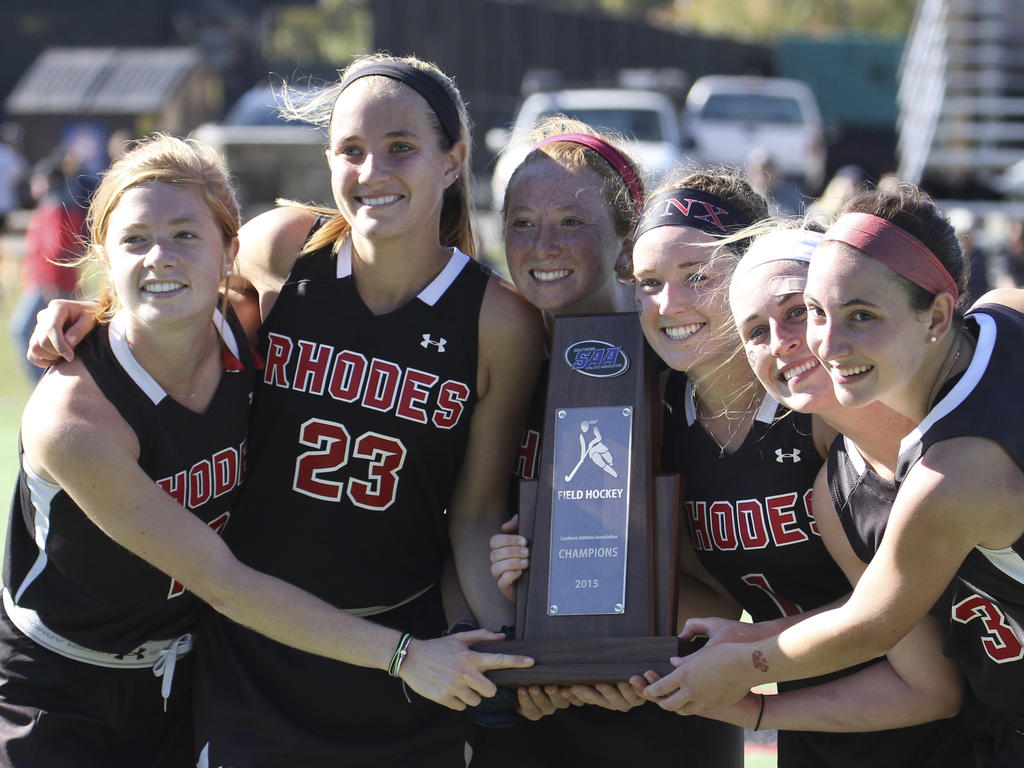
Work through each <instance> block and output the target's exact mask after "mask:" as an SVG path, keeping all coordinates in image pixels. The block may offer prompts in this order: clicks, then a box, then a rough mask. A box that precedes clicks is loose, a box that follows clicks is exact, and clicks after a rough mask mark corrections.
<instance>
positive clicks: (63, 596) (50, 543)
mask: <svg viewBox="0 0 1024 768" xmlns="http://www.w3.org/2000/svg"><path fill="white" fill-rule="evenodd" d="M214 322H215V324H216V325H217V327H218V328H219V329H221V338H222V341H223V346H224V352H223V358H224V373H223V374H222V376H221V380H220V383H219V384H218V386H217V391H216V393H215V394H214V397H213V399H212V400H211V401H210V404H209V406H208V407H207V409H206V411H205V412H204V413H196V412H194V411H191V410H189V409H188V408H186V407H185V406H183V405H181V404H180V403H178V402H176V401H175V400H174V399H173V398H171V397H170V396H168V395H167V393H166V392H164V390H163V389H162V388H161V387H160V385H159V384H157V383H156V381H155V380H154V379H153V378H152V377H151V376H150V375H149V374H148V373H147V372H146V371H145V369H143V368H142V366H141V365H139V363H138V362H137V361H136V360H135V358H134V357H133V356H132V353H131V351H130V350H129V348H128V343H127V341H126V339H125V336H124V330H123V323H122V318H121V317H119V316H115V317H114V318H113V320H112V321H111V323H110V325H109V326H106V325H104V326H99V327H98V328H97V329H96V330H95V331H94V332H93V333H92V334H90V335H89V336H88V337H87V338H86V339H85V340H84V341H83V342H82V344H81V345H80V346H79V347H78V349H77V350H76V351H75V354H76V355H77V356H78V357H79V359H81V360H82V362H83V363H84V364H85V367H86V369H87V370H88V371H89V374H90V375H91V376H92V378H93V380H94V381H95V382H96V385H97V386H98V387H99V389H100V391H101V392H102V393H103V395H104V396H105V397H106V398H107V399H108V400H109V401H110V402H111V403H112V404H113V405H114V406H115V407H116V408H117V410H118V413H120V415H121V417H122V418H123V419H124V420H125V421H126V422H127V423H128V426H130V427H131V428H132V430H133V431H134V432H135V435H136V436H137V437H138V441H139V466H140V467H141V468H142V469H143V470H144V471H145V472H146V474H148V475H149V476H150V477H151V478H153V480H154V481H155V482H156V483H157V484H159V485H160V487H161V488H163V489H164V490H165V491H166V492H167V493H168V494H170V495H171V496H172V497H173V498H174V499H175V500H176V501H177V502H178V503H179V504H181V505H182V506H184V507H186V508H187V509H189V510H190V511H192V512H193V513H194V514H195V515H196V516H197V517H199V518H200V519H201V520H203V521H204V522H206V523H208V524H209V525H210V527H211V528H213V529H215V530H217V531H218V532H220V531H221V530H222V529H223V528H224V526H225V525H226V524H227V522H228V518H229V517H230V516H231V509H232V507H233V506H234V504H235V501H236V497H237V495H238V493H239V486H240V483H241V481H242V473H243V467H244V464H245V450H246V447H245V446H246V424H247V418H248V411H249V403H250V400H251V398H252V392H253V385H254V376H253V366H252V359H251V356H250V354H249V349H248V346H247V345H246V342H245V336H244V334H243V333H242V331H241V329H240V328H239V327H238V326H237V323H235V322H234V321H233V320H232V321H231V323H230V327H225V323H223V321H222V318H221V316H220V313H219V312H218V313H216V314H215V318H214ZM3 579H4V586H5V588H6V589H7V590H9V592H10V594H11V596H12V597H13V598H14V602H15V603H16V604H17V605H18V606H20V607H21V608H24V609H28V610H32V611H35V612H36V613H37V614H38V618H39V619H40V620H41V621H42V622H43V624H45V625H46V627H48V628H49V629H50V630H52V631H54V632H56V633H57V634H59V635H62V636H63V637H65V638H67V639H69V640H72V641H73V642H76V643H79V644H80V645H84V646H86V647H88V648H92V649H94V650H98V651H104V652H107V653H123V652H126V651H129V650H131V649H132V648H135V647H137V646H138V645H139V644H141V643H143V642H146V641H148V640H162V639H168V638H173V637H175V636H178V635H181V634H183V633H184V632H186V631H189V630H190V629H191V628H192V625H193V623H194V622H195V620H196V618H197V615H198V611H199V607H200V602H199V600H198V599H197V598H196V597H195V596H193V595H192V594H191V593H189V592H186V591H185V589H184V588H183V587H182V586H181V584H179V583H178V582H176V581H174V580H173V579H171V578H170V577H169V576H167V575H165V574H163V573H161V572H160V571H158V570H157V569H156V568H154V567H153V566H151V565H149V564H148V563H146V562H145V561H144V560H142V559H141V558H139V557H137V556H135V555H134V554H132V553H131V552H129V551H128V550H126V549H124V548H123V547H121V546H120V545H119V544H117V543H115V542H114V541H113V540H111V539H110V538H108V537H107V535H106V534H104V533H103V532H102V531H101V530H100V529H99V528H98V527H97V526H96V525H95V524H93V523H92V522H91V521H90V520H89V518H88V517H87V516H86V515H85V513H84V512H82V510H81V509H80V508H79V507H78V506H77V505H76V504H75V503H74V502H73V501H72V500H71V498H70V497H69V496H68V495H67V493H66V492H65V491H64V490H62V489H61V488H60V486H58V485H55V484H53V483H50V482H46V481H44V480H43V479H42V478H40V477H39V476H38V475H36V474H35V473H34V472H32V471H31V470H30V469H29V468H27V467H25V465H24V462H22V468H21V471H20V473H19V475H18V487H17V489H16V490H15V493H14V500H13V502H12V505H11V515H10V519H9V521H8V533H7V542H6V556H5V558H4V572H3Z"/></svg>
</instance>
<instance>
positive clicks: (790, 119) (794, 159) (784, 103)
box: [684, 75, 825, 193]
mask: <svg viewBox="0 0 1024 768" xmlns="http://www.w3.org/2000/svg"><path fill="white" fill-rule="evenodd" d="M684 114H685V115H686V117H685V124H686V131H687V134H688V136H689V137H690V139H691V140H692V141H693V143H694V154H695V155H696V158H697V160H698V161H699V162H701V163H702V164H705V165H731V166H736V167H741V168H742V167H744V166H745V165H746V162H747V158H748V157H749V156H750V153H751V152H752V151H753V150H760V151H762V152H765V153H767V155H768V157H770V159H771V161H772V163H773V164H774V165H775V167H776V168H777V169H778V170H779V171H780V172H781V173H782V174H784V175H785V176H787V177H790V178H793V179H796V180H797V181H799V182H800V183H801V184H802V185H803V187H804V190H805V191H807V192H809V193H814V192H817V191H818V190H820V189H821V186H822V184H823V183H824V180H825V136H824V127H823V124H822V119H821V111H820V110H819V109H818V103H817V100H816V99H815V98H814V93H813V92H812V91H811V89H810V87H809V86H808V85H807V84H806V83H804V82H802V81H800V80H791V79H788V78H779V77H745V76H741V75H707V76H705V77H701V78H698V79H697V80H695V81H694V83H693V85H692V86H691V87H690V91H689V93H688V94H687V96H686V109H685V111H684Z"/></svg>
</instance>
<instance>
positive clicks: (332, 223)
mask: <svg viewBox="0 0 1024 768" xmlns="http://www.w3.org/2000/svg"><path fill="white" fill-rule="evenodd" d="M388 61H395V62H401V63H403V64H406V65H408V66H411V67H415V68H416V69H419V70H421V71H422V72H425V73H427V74H428V75H429V76H431V77H433V78H434V79H435V80H436V81H437V82H438V83H439V84H440V85H441V86H442V87H443V88H444V89H445V91H446V92H447V94H448V96H449V97H450V98H451V100H452V103H453V104H454V105H455V108H456V111H457V112H458V115H459V136H458V141H462V142H464V143H465V145H466V160H465V163H464V165H463V170H462V172H461V173H460V174H459V177H458V179H456V180H455V182H453V183H452V184H451V185H450V186H449V187H448V188H447V189H445V191H444V197H443V201H442V204H441V219H440V222H439V223H440V226H439V232H438V236H439V237H438V239H439V241H440V243H441V245H442V246H444V247H446V248H447V247H455V248H458V249H459V250H460V251H462V252H463V253H467V254H469V255H470V256H472V255H474V253H475V246H474V242H473V226H472V222H471V219H470V200H471V198H470V189H469V176H470V174H469V168H470V155H469V152H470V147H472V143H473V142H472V135H471V123H470V120H469V113H468V112H467V110H466V104H465V102H463V100H462V95H461V94H460V93H459V89H458V88H456V87H455V83H454V82H453V81H452V79H451V78H450V77H448V76H447V75H446V74H444V72H442V71H441V70H440V69H438V67H436V66H435V65H434V64H431V63H430V62H427V61H423V60H422V59H418V58H416V57H415V56H403V57H398V56H392V55H390V54H387V53H375V54H370V55H367V56H360V57H359V58H357V59H355V60H354V61H353V62H352V63H351V64H350V65H349V66H348V67H347V68H345V69H344V70H342V71H340V72H339V77H338V81H337V82H335V83H332V84H331V85H329V86H325V87H323V88H321V89H319V90H318V91H317V92H316V93H315V94H314V95H313V96H312V97H309V96H306V97H304V98H303V97H301V96H299V95H297V93H296V92H295V91H293V90H291V89H289V88H287V87H285V88H283V90H282V105H281V113H282V114H283V115H284V116H285V117H287V118H289V119H294V120H301V121H304V122H307V123H312V124H313V125H317V126H320V127H321V128H324V129H325V130H326V131H327V132H328V136H329V135H330V125H331V116H332V115H333V113H334V105H335V102H336V101H337V100H338V96H339V95H340V94H341V91H342V83H343V82H344V81H345V78H346V77H347V76H349V75H351V74H352V73H354V72H358V71H359V70H360V69H362V68H363V67H367V66H370V65H371V64H377V63H379V62H388ZM369 77H375V78H376V79H377V80H378V81H379V86H378V87H379V88H380V89H382V90H384V91H385V92H387V91H386V90H385V89H388V88H392V89H397V88H402V87H408V86H403V85H402V84H400V83H398V81H395V80H391V79H390V78H387V77H384V76H378V75H369V76H368V78H369ZM427 111H428V112H429V116H430V121H431V125H433V127H434V130H435V132H436V134H437V138H438V145H439V146H440V148H441V149H442V150H443V151H446V152H447V151H448V150H450V149H451V148H452V147H453V146H454V144H455V141H454V140H452V139H450V138H449V137H448V136H447V135H446V134H445V132H444V129H443V128H442V126H441V121H440V120H439V119H438V117H437V114H436V113H435V112H434V110H433V109H431V108H430V107H427ZM277 202H278V204H279V205H288V206H293V207H297V208H302V209H304V210H307V211H312V212H313V213H316V214H317V215H319V216H326V217H328V221H327V222H326V223H325V224H324V225H323V226H322V227H320V228H319V229H318V230H317V231H316V232H315V233H314V234H313V236H312V237H310V239H309V240H308V241H307V242H306V245H305V246H304V247H303V249H302V253H311V252H313V251H316V250H319V249H321V248H323V247H324V246H328V245H329V246H331V248H332V250H334V251H337V250H338V248H340V247H341V243H342V242H343V241H344V239H345V237H347V236H348V233H349V232H350V231H351V229H352V226H351V224H350V223H349V222H348V221H346V219H345V218H344V216H342V215H341V213H340V212H339V211H338V210H337V209H335V208H328V207H324V206H315V205H308V204H306V203H299V202H296V201H294V200H278V201H277Z"/></svg>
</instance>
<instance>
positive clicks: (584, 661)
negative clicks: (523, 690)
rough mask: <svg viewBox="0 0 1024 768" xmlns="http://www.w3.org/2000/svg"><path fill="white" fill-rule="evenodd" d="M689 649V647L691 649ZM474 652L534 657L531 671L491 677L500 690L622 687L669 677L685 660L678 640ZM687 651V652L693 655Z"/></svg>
mask: <svg viewBox="0 0 1024 768" xmlns="http://www.w3.org/2000/svg"><path fill="white" fill-rule="evenodd" d="M686 645H687V646H688V645H689V644H688V643H687V644H686ZM473 650H474V651H480V652H482V653H515V654H522V655H524V656H529V657H531V658H532V659H533V660H534V662H535V663H534V665H533V666H532V667H530V668H529V669H495V670H491V671H490V672H488V673H487V677H488V678H490V679H491V680H492V681H493V682H494V683H495V685H499V686H503V687H513V688H514V687H518V686H521V685H548V684H554V685H572V684H573V683H581V684H583V685H593V684H594V683H617V682H623V681H626V680H629V678H630V677H632V676H633V675H642V674H643V673H644V672H646V671H647V670H649V669H650V670H654V671H655V672H657V673H658V674H659V675H662V676H664V675H667V674H668V673H669V672H671V671H672V670H673V669H675V667H673V666H672V664H671V663H669V657H670V656H682V655H684V652H683V644H682V643H681V641H680V640H679V638H678V637H674V636H669V637H594V638H577V639H560V640H504V641H502V640H498V641H496V642H486V643H477V644H476V645H474V646H473ZM689 651H690V649H689V648H688V647H687V649H686V651H685V652H689Z"/></svg>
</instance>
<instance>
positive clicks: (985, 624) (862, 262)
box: [647, 185, 1024, 766]
mask: <svg viewBox="0 0 1024 768" xmlns="http://www.w3.org/2000/svg"><path fill="white" fill-rule="evenodd" d="M965 277H966V275H965V269H964V265H963V262H962V259H961V254H960V249H959V246H958V244H957V242H956V238H955V235H954V233H953V230H952V228H951V227H950V225H949V223H948V221H947V220H946V219H945V217H944V216H943V215H942V213H941V212H940V211H939V209H938V208H937V207H936V206H935V204H934V203H933V202H932V201H931V200H930V199H929V198H928V197H927V196H926V195H924V194H923V193H922V192H921V191H920V190H918V189H916V188H914V187H911V186H909V185H904V186H903V187H901V188H899V189H898V190H896V191H894V192H888V193H882V192H873V193H866V194H864V195H861V196H859V197H857V198H855V199H854V200H852V201H851V202H850V203H849V204H848V205H847V206H846V208H845V211H844V213H843V215H841V216H840V217H839V219H838V220H837V222H836V223H835V224H834V225H833V226H832V227H831V228H830V229H829V231H828V232H827V233H826V235H825V238H824V241H823V243H822V245H821V246H820V247H819V248H818V249H817V251H816V253H815V258H814V260H813V262H812V263H811V267H810V271H809V275H808V282H807V286H806V291H805V300H806V303H807V307H808V310H809V314H810V319H809V324H808V332H807V335H808V342H809V345H810V347H811V349H812V350H813V352H814V353H815V355H816V357H818V358H819V359H820V360H821V361H822V364H823V366H824V367H825V369H826V370H827V371H828V373H829V375H830V377H831V379H832V383H833V386H834V388H835V392H836V395H837V397H838V399H839V401H840V402H842V403H843V404H844V405H847V406H849V407H851V408H859V407H863V406H865V405H868V404H869V403H872V402H875V401H878V402H881V403H883V404H885V405H887V406H888V407H890V408H892V409H893V410H895V411H897V412H899V413H901V414H902V415H904V416H906V417H907V418H909V419H910V420H911V421H912V423H913V424H915V425H916V427H915V428H914V429H913V430H912V431H911V432H910V433H909V434H908V435H906V436H905V437H904V438H903V440H902V442H901V443H900V450H899V459H898V466H897V470H896V473H895V487H896V496H895V502H894V504H893V506H892V510H891V513H890V515H889V519H888V522H887V525H886V528H885V535H884V537H882V539H881V542H880V544H879V545H878V548H877V551H876V552H875V554H874V557H873V559H872V560H871V562H870V564H869V565H868V566H867V567H866V568H865V570H864V573H863V575H862V576H861V578H860V581H859V582H858V584H857V586H856V587H855V589H854V591H853V594H852V595H851V597H850V599H849V600H848V601H847V602H846V603H845V604H843V605H842V606H841V607H839V608H836V609H834V610H831V611H826V612H824V613H821V614H818V615H816V616H813V617H810V618H808V619H806V620H805V621H802V622H800V623H798V624H796V625H794V626H793V627H790V628H789V629H786V630H785V631H783V632H782V633H780V634H778V635H776V636H773V637H771V638H767V639H756V640H754V641H752V642H733V643H721V644H717V645H715V646H713V647H708V648H706V649H704V650H703V651H701V652H699V653H698V654H695V655H694V656H692V657H689V658H687V659H686V660H684V661H683V662H682V664H681V665H680V670H681V674H682V676H683V678H684V680H685V684H684V685H683V686H682V687H680V688H679V689H678V691H677V694H676V695H677V696H679V698H680V700H681V705H682V706H681V708H682V710H683V711H684V712H700V711H702V710H704V709H706V708H707V707H713V706H716V705H721V704H728V703H731V702H733V701H736V700H737V699H739V698H740V697H741V696H743V695H744V694H746V692H747V691H748V690H749V688H750V687H751V686H752V685H757V684H759V683H762V682H767V681H769V680H770V681H778V680H792V679H801V678H804V677H807V676H810V675H816V674H822V673H826V672H829V671H832V670H834V669H837V668H841V667H845V666H849V665H850V664H854V663H859V662H862V661H865V660H867V659H870V658H874V657H877V656H880V655H882V654H885V653H887V652H888V651H889V650H890V649H891V648H892V647H893V646H894V645H895V644H896V643H897V642H898V641H899V640H900V638H902V637H903V636H904V635H905V634H906V633H907V632H908V631H909V630H910V629H911V628H912V627H913V626H914V625H915V624H916V623H917V622H918V621H919V620H920V618H921V617H922V616H924V615H925V614H926V613H928V612H929V611H930V612H931V613H932V615H935V616H937V617H939V618H940V619H941V620H942V621H943V623H944V625H945V640H944V650H945V653H946V655H948V656H950V657H951V658H954V659H956V660H957V661H959V662H960V665H961V667H962V669H963V672H964V674H965V676H966V679H967V682H968V685H969V690H968V692H967V695H966V700H965V703H964V707H963V711H962V717H963V719H964V722H965V724H966V727H967V729H968V732H969V734H970V736H971V738H972V740H973V741H974V744H975V752H976V757H977V763H978V765H981V766H1019V765H1021V764H1022V762H1024V735H1022V728H1021V726H1022V725H1024V697H1022V696H1021V690H1022V684H1024V631H1022V627H1024V610H1022V608H1021V605H1024V559H1022V556H1021V554H1022V553H1024V510H1022V508H1021V501H1020V499H1021V497H1022V493H1024V471H1022V466H1024V429H1022V426H1024V425H1022V424H1021V417H1020V416H1019V415H1018V414H1019V413H1020V411H1019V408H1018V407H1017V402H1016V401H1017V393H1016V389H1017V385H1016V382H1017V381H1019V380H1020V378H1021V376H1022V375H1024V361H1022V358H1021V355H1020V352H1019V350H1020V346H1021V343H1022V342H1024V316H1022V315H1021V314H1020V313H1019V312H1017V311H1015V310H1014V309H1010V308H1008V307H1006V306H1001V305H998V304H994V303H982V302H979V304H978V305H975V307H974V308H973V309H972V310H971V311H970V312H969V313H967V315H966V319H964V318H962V317H961V316H960V314H959V310H958V308H957V303H958V299H959V296H960V292H961V290H962V287H963V285H964V282H965ZM658 686H659V684H658V683H655V684H654V685H652V686H650V687H649V688H648V689H647V690H648V693H649V694H650V695H652V696H657V695H659V694H660V693H661V691H660V690H659V688H658Z"/></svg>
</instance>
